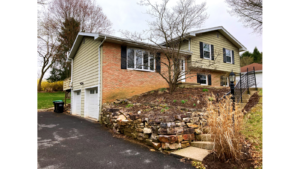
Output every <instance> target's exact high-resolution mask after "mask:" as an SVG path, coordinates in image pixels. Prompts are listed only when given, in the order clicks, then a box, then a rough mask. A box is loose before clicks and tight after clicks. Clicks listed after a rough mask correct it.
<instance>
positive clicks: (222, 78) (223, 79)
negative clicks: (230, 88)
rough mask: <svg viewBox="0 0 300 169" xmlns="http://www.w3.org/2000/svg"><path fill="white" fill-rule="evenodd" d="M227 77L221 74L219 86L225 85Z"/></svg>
mask: <svg viewBox="0 0 300 169" xmlns="http://www.w3.org/2000/svg"><path fill="white" fill-rule="evenodd" d="M227 79H228V78H227V77H226V76H221V79H220V82H221V86H227V85H228V83H227V81H228V80H227Z"/></svg>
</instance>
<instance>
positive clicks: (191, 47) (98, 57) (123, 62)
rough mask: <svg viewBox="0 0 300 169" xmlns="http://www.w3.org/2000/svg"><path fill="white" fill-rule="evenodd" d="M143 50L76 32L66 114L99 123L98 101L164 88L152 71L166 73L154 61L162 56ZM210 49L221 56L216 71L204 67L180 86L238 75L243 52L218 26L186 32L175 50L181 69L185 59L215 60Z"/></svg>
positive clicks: (212, 83)
mask: <svg viewBox="0 0 300 169" xmlns="http://www.w3.org/2000/svg"><path fill="white" fill-rule="evenodd" d="M199 45H200V46H199ZM146 46H147V47H149V44H146V43H142V42H136V41H132V40H128V39H123V38H119V37H115V36H111V35H105V34H98V33H84V32H80V33H78V35H77V37H76V40H75V42H74V44H73V47H72V49H71V50H70V52H68V58H69V61H70V62H71V63H72V64H71V65H72V66H71V68H72V70H71V82H70V88H71V93H72V94H71V97H72V98H71V105H72V107H71V112H72V114H77V115H80V116H84V117H90V118H94V119H97V120H99V116H100V112H101V111H100V110H101V107H102V103H105V102H111V101H114V100H116V99H121V98H128V97H131V96H133V95H137V94H141V93H144V92H147V91H151V90H155V89H159V88H163V87H168V84H167V82H166V81H165V80H164V79H163V78H162V77H161V76H160V75H159V74H158V73H157V72H160V71H164V70H167V68H166V67H165V66H164V65H163V64H160V60H164V59H166V58H165V57H164V55H163V54H160V53H157V54H155V55H157V57H155V56H154V55H153V54H151V53H149V52H147V51H146V50H143V48H144V49H145V47H146ZM153 47H154V46H153ZM213 49H215V51H216V50H220V51H221V53H222V56H221V58H218V60H219V63H218V64H217V65H218V66H217V68H215V69H212V68H209V69H208V70H209V73H207V72H205V74H204V73H203V75H202V74H198V75H197V76H194V78H190V79H186V80H182V82H183V83H188V82H189V83H199V84H201V85H208V86H215V87H217V86H226V85H228V81H226V80H227V77H226V76H225V75H226V74H228V73H229V72H231V71H234V72H235V73H239V72H240V66H239V65H240V58H239V57H238V56H239V54H238V53H239V52H240V51H244V50H246V48H245V47H244V46H243V45H242V44H241V43H240V42H238V41H237V40H236V39H235V38H234V37H233V36H232V35H231V34H229V33H228V32H227V31H226V30H225V29H224V28H223V27H215V28H211V29H203V30H199V31H193V32H190V33H189V34H188V35H187V41H184V44H183V46H182V50H181V51H180V53H181V54H182V55H183V56H185V57H184V58H182V63H184V64H183V65H182V66H181V69H183V70H185V68H187V66H189V65H188V64H187V63H189V62H190V61H191V60H192V61H193V60H203V61H204V62H207V61H209V60H214V59H217V58H214V50H213ZM200 51H201V53H200ZM234 54H236V56H237V57H234ZM158 56H159V57H158ZM186 58H187V59H186ZM136 63H142V65H143V66H137V65H136ZM192 73H195V72H192ZM221 79H223V81H221ZM66 90H67V89H66Z"/></svg>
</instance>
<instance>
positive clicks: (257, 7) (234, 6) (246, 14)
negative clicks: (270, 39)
mask: <svg viewBox="0 0 300 169" xmlns="http://www.w3.org/2000/svg"><path fill="white" fill-rule="evenodd" d="M226 2H227V3H228V5H229V7H230V8H231V11H229V13H230V14H231V15H235V16H237V17H239V18H240V21H241V22H242V23H243V24H244V26H245V27H249V28H252V29H253V32H256V33H258V34H261V33H262V29H263V21H262V11H263V4H262V0H226Z"/></svg>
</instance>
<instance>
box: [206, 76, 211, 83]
mask: <svg viewBox="0 0 300 169" xmlns="http://www.w3.org/2000/svg"><path fill="white" fill-rule="evenodd" d="M207 77H208V85H211V75H207Z"/></svg>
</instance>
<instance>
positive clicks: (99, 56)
mask: <svg viewBox="0 0 300 169" xmlns="http://www.w3.org/2000/svg"><path fill="white" fill-rule="evenodd" d="M105 40H106V36H105V37H104V39H103V41H102V42H101V43H100V45H99V47H98V99H99V102H98V109H99V111H98V112H99V116H98V119H97V120H98V121H99V118H100V111H101V106H100V105H101V103H100V102H102V97H101V99H100V92H101V95H102V91H100V82H101V81H100V78H101V77H100V75H101V74H100V73H101V71H100V69H101V61H100V59H101V50H100V47H101V45H102V44H103V42H104V41H105Z"/></svg>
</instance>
